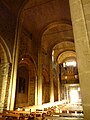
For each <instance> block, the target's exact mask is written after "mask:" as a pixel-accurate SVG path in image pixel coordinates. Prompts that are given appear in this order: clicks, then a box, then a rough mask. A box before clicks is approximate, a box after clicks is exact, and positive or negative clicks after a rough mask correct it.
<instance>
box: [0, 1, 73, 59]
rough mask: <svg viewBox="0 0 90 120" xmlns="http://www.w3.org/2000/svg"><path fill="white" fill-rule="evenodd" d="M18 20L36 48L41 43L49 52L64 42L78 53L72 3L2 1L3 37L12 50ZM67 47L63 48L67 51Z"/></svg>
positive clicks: (0, 25)
mask: <svg viewBox="0 0 90 120" xmlns="http://www.w3.org/2000/svg"><path fill="white" fill-rule="evenodd" d="M17 19H19V21H21V24H22V30H21V36H22V34H23V31H25V32H26V33H27V35H29V36H31V38H32V40H33V42H34V43H36V45H38V44H39V43H40V42H41V45H42V48H43V49H44V51H45V52H46V53H47V52H51V51H52V50H53V48H54V47H55V45H57V44H59V43H61V42H65V44H68V47H67V50H72V51H74V50H75V48H74V49H73V48H72V46H71V43H72V44H73V46H74V38H73V31H72V23H71V16H70V8H69V0H15V1H13V0H1V1H0V35H1V36H3V38H4V39H5V40H6V43H7V44H8V46H9V48H10V49H11V50H12V46H11V44H12V45H13V43H14V37H15V30H16V23H17ZM66 46H67V45H66ZM66 46H65V45H62V47H59V49H63V51H66ZM55 49H57V48H55ZM59 52H60V50H59V51H57V53H56V55H55V57H56V58H57V56H58V55H59V54H60V53H59Z"/></svg>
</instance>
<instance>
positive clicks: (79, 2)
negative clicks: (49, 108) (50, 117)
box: [0, 0, 90, 120]
mask: <svg viewBox="0 0 90 120" xmlns="http://www.w3.org/2000/svg"><path fill="white" fill-rule="evenodd" d="M89 4H90V2H89V0H76V1H73V0H16V1H12V0H1V1H0V16H1V18H0V112H2V111H3V110H4V109H5V110H16V109H18V108H28V107H29V106H37V105H38V106H40V105H42V104H47V103H55V102H57V101H58V102H60V101H63V100H65V103H67V104H70V103H72V104H79V105H81V106H82V109H83V111H84V115H85V120H89V118H90V115H89V113H88V111H90V94H89V93H88V91H89V90H90V87H89V83H90V82H89V78H90V75H89V71H90V64H89V62H90V60H89V59H90V57H89V56H90V50H89V47H90V43H89V39H90V37H89V36H90V35H89V34H90V32H89V30H90V29H89V27H90V25H89V21H90V19H89V18H90V16H89V15H90V13H88V9H89V8H88V5H89ZM77 8H78V12H77V13H76V11H77Z"/></svg>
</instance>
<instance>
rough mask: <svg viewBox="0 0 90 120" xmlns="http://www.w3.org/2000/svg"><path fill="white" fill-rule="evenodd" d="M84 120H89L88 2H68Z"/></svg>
mask: <svg viewBox="0 0 90 120" xmlns="http://www.w3.org/2000/svg"><path fill="white" fill-rule="evenodd" d="M69 3H70V11H71V19H72V25H73V33H74V41H75V47H76V54H77V61H78V71H79V79H80V87H81V96H82V103H83V109H84V120H90V92H89V91H90V0H69Z"/></svg>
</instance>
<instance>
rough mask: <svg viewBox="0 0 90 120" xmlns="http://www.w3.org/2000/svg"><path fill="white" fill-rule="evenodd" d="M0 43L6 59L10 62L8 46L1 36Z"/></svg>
mask: <svg viewBox="0 0 90 120" xmlns="http://www.w3.org/2000/svg"><path fill="white" fill-rule="evenodd" d="M0 44H1V46H2V47H3V49H4V51H5V53H6V56H7V60H8V62H10V63H11V62H12V60H11V53H10V50H9V48H8V46H7V45H6V43H5V41H4V40H3V38H2V37H1V36H0Z"/></svg>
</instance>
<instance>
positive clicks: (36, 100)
mask: <svg viewBox="0 0 90 120" xmlns="http://www.w3.org/2000/svg"><path fill="white" fill-rule="evenodd" d="M37 98H38V96H37V76H36V79H35V105H37V104H38V99H37Z"/></svg>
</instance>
